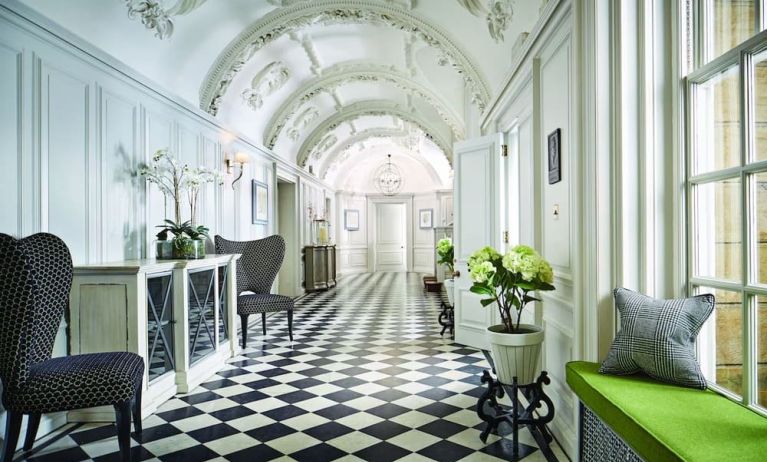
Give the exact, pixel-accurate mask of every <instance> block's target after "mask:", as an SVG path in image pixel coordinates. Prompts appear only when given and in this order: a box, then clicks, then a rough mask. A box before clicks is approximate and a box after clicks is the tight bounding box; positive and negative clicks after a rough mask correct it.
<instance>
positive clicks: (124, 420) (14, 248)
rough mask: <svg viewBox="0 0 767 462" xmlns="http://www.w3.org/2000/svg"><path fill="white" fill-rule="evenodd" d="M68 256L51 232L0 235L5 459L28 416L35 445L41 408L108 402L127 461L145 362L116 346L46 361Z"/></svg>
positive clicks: (60, 310) (65, 291) (62, 303)
mask: <svg viewBox="0 0 767 462" xmlns="http://www.w3.org/2000/svg"><path fill="white" fill-rule="evenodd" d="M71 287H72V258H71V256H70V254H69V249H67V246H66V244H64V242H63V241H62V240H61V239H59V238H58V237H56V236H54V235H52V234H46V233H39V234H35V235H32V236H29V237H27V238H24V239H16V238H13V237H11V236H8V235H6V234H0V380H2V384H3V392H2V393H3V394H2V402H3V406H4V407H5V410H6V411H7V413H6V426H5V443H4V448H3V453H2V461H3V462H8V461H10V460H11V459H12V458H13V454H14V452H15V450H16V444H17V441H18V439H19V433H20V430H21V420H22V417H23V415H24V414H26V415H28V416H29V418H28V423H27V435H26V438H25V440H24V450H27V451H28V450H30V449H32V445H33V444H34V441H35V435H36V433H37V428H38V426H39V424H40V416H41V414H44V413H48V412H59V411H69V410H73V409H83V408H88V407H95V406H108V405H112V406H114V408H115V412H116V422H117V430H118V443H119V447H120V453H121V455H122V459H123V460H130V426H131V405H132V406H133V408H132V411H133V419H134V425H135V427H136V432H137V433H141V420H140V409H141V387H142V380H143V377H144V360H143V359H141V357H140V356H138V355H137V354H135V353H128V352H114V353H94V354H84V355H76V356H66V357H61V358H53V359H51V355H52V352H53V342H54V340H55V338H56V333H57V332H58V330H59V325H60V324H61V318H62V316H63V315H64V311H65V310H66V308H67V306H68V304H69V291H70V289H71Z"/></svg>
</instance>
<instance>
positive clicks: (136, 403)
mask: <svg viewBox="0 0 767 462" xmlns="http://www.w3.org/2000/svg"><path fill="white" fill-rule="evenodd" d="M143 385H144V384H143V381H141V382H139V384H138V386H137V387H136V395H135V396H134V397H133V429H134V430H135V431H136V434H138V435H140V434H141V432H142V431H143V427H142V425H141V388H142V387H143Z"/></svg>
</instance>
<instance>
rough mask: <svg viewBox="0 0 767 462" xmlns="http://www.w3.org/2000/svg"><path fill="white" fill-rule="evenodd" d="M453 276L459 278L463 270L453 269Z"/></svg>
mask: <svg viewBox="0 0 767 462" xmlns="http://www.w3.org/2000/svg"><path fill="white" fill-rule="evenodd" d="M453 276H454V277H457V278H459V277H461V272H460V271H458V270H456V271H453Z"/></svg>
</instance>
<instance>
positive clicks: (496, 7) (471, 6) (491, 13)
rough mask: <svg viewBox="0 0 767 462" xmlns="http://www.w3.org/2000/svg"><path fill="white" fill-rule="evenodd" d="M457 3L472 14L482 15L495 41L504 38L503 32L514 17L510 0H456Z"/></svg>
mask: <svg viewBox="0 0 767 462" xmlns="http://www.w3.org/2000/svg"><path fill="white" fill-rule="evenodd" d="M458 3H459V4H460V5H461V6H462V7H464V8H465V9H466V11H468V12H469V13H471V14H472V15H474V16H476V17H478V18H481V17H484V18H485V21H486V22H487V29H488V31H489V32H490V37H492V38H493V40H495V41H496V42H502V41H503V40H504V37H503V33H504V32H506V29H508V27H509V24H511V20H512V18H513V17H514V8H513V7H512V5H511V3H512V0H489V1H486V0H458Z"/></svg>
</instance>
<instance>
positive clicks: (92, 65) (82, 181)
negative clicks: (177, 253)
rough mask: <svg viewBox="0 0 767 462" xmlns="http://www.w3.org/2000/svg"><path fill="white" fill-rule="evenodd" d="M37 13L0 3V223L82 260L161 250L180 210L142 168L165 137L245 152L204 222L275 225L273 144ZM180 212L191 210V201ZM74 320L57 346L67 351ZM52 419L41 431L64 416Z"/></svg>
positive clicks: (205, 149)
mask: <svg viewBox="0 0 767 462" xmlns="http://www.w3.org/2000/svg"><path fill="white" fill-rule="evenodd" d="M30 19H31V20H37V19H39V18H35V17H31V18H30ZM30 19H25V18H24V17H21V16H19V15H18V14H15V13H14V12H13V11H11V10H9V9H7V8H6V7H4V6H2V5H0V98H1V99H0V100H1V101H2V103H3V104H0V130H1V131H0V140H2V141H0V142H2V143H3V146H2V148H3V149H2V150H0V166H2V168H0V188H2V193H3V194H4V196H3V201H0V232H3V233H9V234H13V235H18V236H25V235H29V234H32V233H35V232H40V231H47V232H51V233H54V234H57V235H59V236H60V237H61V238H62V239H64V241H65V242H66V243H67V245H68V246H69V247H70V250H71V252H72V257H73V260H74V262H75V264H83V263H94V262H101V261H114V260H122V259H131V258H140V257H145V256H149V257H153V256H154V251H153V249H152V242H153V241H154V240H155V233H156V231H155V228H154V227H155V226H156V225H158V224H160V223H161V222H162V219H163V218H164V217H166V216H167V217H172V206H171V205H169V206H168V210H167V211H166V210H165V208H166V207H165V203H164V200H163V197H162V195H161V194H160V193H159V192H158V191H157V190H156V188H155V187H147V185H146V183H145V182H144V181H143V179H142V178H139V177H137V176H136V174H135V172H136V169H137V167H138V165H139V164H140V163H143V162H147V161H149V160H150V159H151V156H152V154H153V153H154V151H155V150H156V149H159V148H166V147H167V148H170V149H171V150H172V151H173V152H174V153H176V155H177V156H178V157H179V158H180V159H181V160H183V161H184V162H187V163H189V164H190V165H191V166H197V165H206V166H208V167H211V168H217V169H222V170H223V169H224V163H223V155H224V153H227V152H229V153H232V152H235V151H243V152H246V153H248V154H249V156H250V163H249V164H247V166H246V169H245V172H244V175H243V177H242V179H241V180H240V181H239V182H238V183H237V184H236V185H235V189H234V190H233V189H232V188H231V181H232V177H231V176H229V177H227V180H226V183H225V184H224V185H222V186H214V185H209V186H208V187H207V188H206V189H205V190H204V193H203V198H202V200H201V204H200V209H199V210H198V216H199V217H200V218H199V220H198V221H199V222H200V223H203V224H206V225H208V226H209V227H210V228H211V235H213V234H219V233H220V234H222V235H224V236H226V237H227V238H230V239H241V240H246V239H254V238H260V237H264V236H267V235H269V234H271V233H273V232H274V230H275V221H274V217H275V214H274V206H275V187H276V179H275V163H276V162H281V161H279V160H278V159H277V158H276V157H275V156H274V155H273V154H272V153H271V152H268V151H266V150H265V149H263V148H261V147H259V146H258V145H256V144H254V143H252V142H250V141H249V140H247V139H244V138H242V137H239V136H237V135H236V134H233V133H232V132H230V131H227V130H226V129H225V127H222V126H220V125H219V124H218V123H217V122H216V121H215V120H214V119H212V118H210V117H209V116H208V115H207V114H204V113H202V112H201V111H199V110H196V109H194V108H191V107H189V106H186V105H185V104H184V103H182V102H179V101H176V100H173V99H170V98H168V97H166V96H164V95H165V92H163V91H162V89H157V88H152V87H151V85H150V84H148V83H147V82H146V81H145V80H143V78H142V77H141V76H139V75H137V74H135V73H134V72H133V71H132V70H130V69H126V68H124V67H122V66H121V65H119V64H117V63H116V62H114V61H113V60H112V59H111V58H110V57H109V56H105V55H100V54H98V53H95V52H93V54H91V53H86V52H84V51H82V50H83V49H87V47H88V45H87V44H82V43H73V42H75V41H76V40H77V39H75V38H73V37H70V36H68V35H67V34H66V32H64V31H60V30H55V29H43V28H42V27H40V26H37V25H35V23H34V22H32V21H31V20H30ZM47 27H51V28H53V26H47ZM281 168H284V169H287V170H289V171H293V172H295V174H296V175H302V176H303V178H302V180H303V181H304V184H305V185H306V186H307V187H309V186H311V187H312V188H314V189H315V190H319V191H325V190H327V189H328V188H326V187H325V186H324V185H323V184H321V183H319V182H317V181H316V180H315V179H313V178H311V177H307V176H306V175H305V174H304V173H303V172H300V171H298V170H297V169H296V168H295V167H294V166H292V165H289V164H281ZM252 179H258V180H259V181H264V182H266V183H267V184H269V185H270V199H269V200H270V204H269V217H270V218H269V222H268V223H267V224H259V225H254V224H252V220H251V180H252ZM323 194H324V193H323ZM182 212H183V217H184V218H188V216H189V209H188V207H186V206H185V207H184V208H183V209H182ZM65 328H66V326H65V325H64V323H62V326H61V329H60V332H59V336H58V338H57V343H56V347H55V351H54V354H55V355H56V356H61V355H65V354H66V353H67V348H66V338H65V332H66V331H65ZM53 418H54V419H58V420H56V421H55V422H52V421H50V420H47V421H46V422H44V423H43V425H42V427H41V434H42V433H43V432H45V431H46V430H49V429H51V427H52V426H54V425H56V424H60V423H61V422H62V421H61V416H53ZM3 422H4V419H3Z"/></svg>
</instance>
